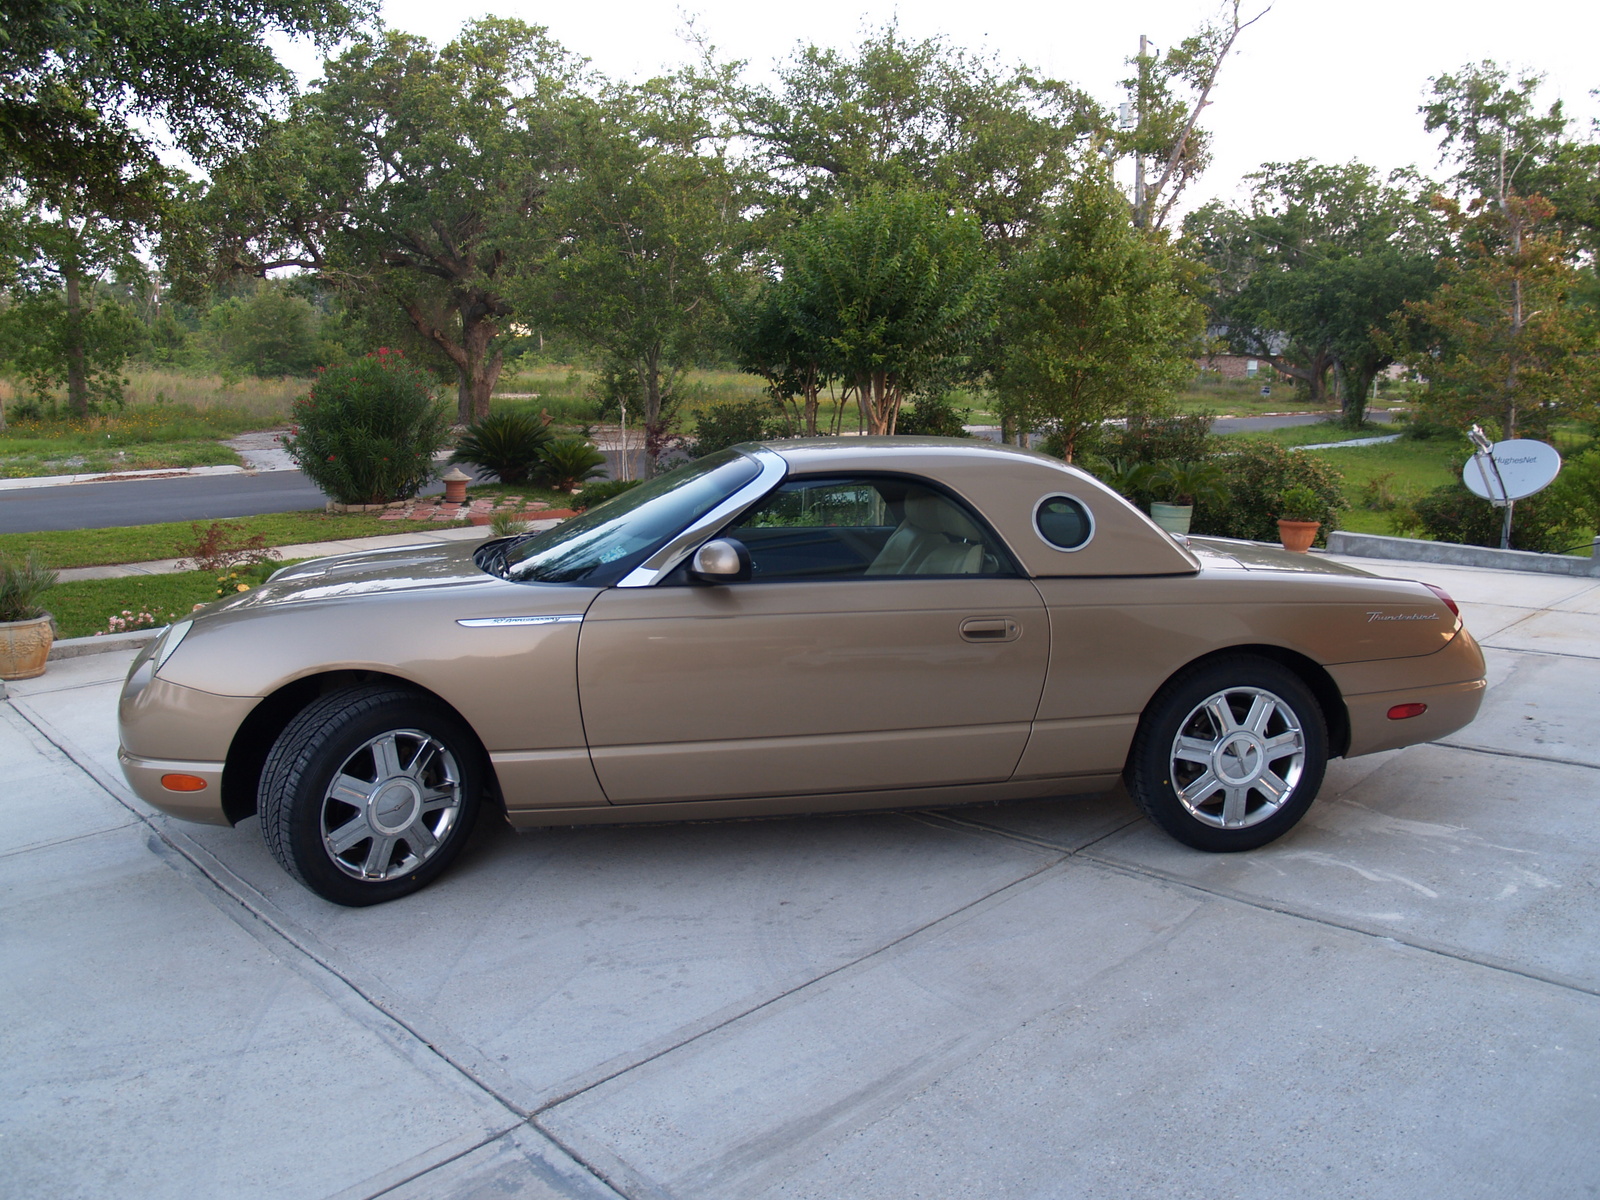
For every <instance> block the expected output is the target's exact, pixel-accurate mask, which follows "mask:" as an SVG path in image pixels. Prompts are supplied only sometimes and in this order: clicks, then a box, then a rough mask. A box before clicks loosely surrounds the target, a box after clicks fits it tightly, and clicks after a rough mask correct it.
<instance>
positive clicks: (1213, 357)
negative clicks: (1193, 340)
mask: <svg viewBox="0 0 1600 1200" xmlns="http://www.w3.org/2000/svg"><path fill="white" fill-rule="evenodd" d="M1195 366H1197V367H1199V368H1200V370H1202V371H1205V372H1206V373H1207V374H1212V375H1216V376H1218V377H1220V378H1222V379H1255V378H1257V377H1258V376H1261V375H1265V374H1266V373H1267V372H1268V371H1270V370H1271V369H1272V365H1271V364H1270V363H1269V362H1267V360H1266V359H1264V358H1261V357H1259V356H1251V355H1245V354H1208V355H1206V356H1205V357H1204V358H1202V359H1198V360H1197V361H1196V362H1195Z"/></svg>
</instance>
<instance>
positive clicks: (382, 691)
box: [119, 438, 1484, 905]
mask: <svg viewBox="0 0 1600 1200" xmlns="http://www.w3.org/2000/svg"><path fill="white" fill-rule="evenodd" d="M1483 687H1484V664H1483V655H1482V653H1481V652H1480V651H1479V649H1478V646H1477V644H1476V643H1475V642H1474V641H1473V639H1472V636H1471V635H1470V634H1469V633H1468V632H1467V631H1466V629H1465V628H1464V627H1463V625H1462V623H1461V619H1460V616H1459V614H1458V612H1457V610H1456V606H1455V604H1454V603H1453V602H1452V601H1451V599H1450V597H1449V596H1447V595H1445V593H1444V592H1442V591H1440V590H1439V589H1437V588H1434V587H1431V586H1429V585H1424V584H1420V583H1411V582H1406V581H1401V580H1393V579H1382V578H1377V577H1374V576H1372V575H1369V574H1366V573H1365V572H1362V571H1359V570H1356V569H1354V568H1352V567H1348V566H1343V565H1340V564H1338V563H1334V562H1330V561H1328V560H1327V559H1325V558H1321V557H1314V556H1310V555H1304V554H1289V553H1286V552H1284V551H1282V550H1278V549H1276V548H1272V547H1267V546H1262V545H1258V544H1255V543H1248V542H1224V541H1213V540H1208V539H1204V538H1198V537H1197V538H1191V539H1188V540H1184V539H1181V538H1174V537H1172V536H1169V535H1168V534H1167V533H1165V532H1164V531H1162V530H1161V529H1160V528H1158V527H1157V526H1156V525H1154V524H1153V523H1152V522H1151V521H1149V520H1148V519H1147V518H1146V517H1145V516H1144V515H1143V514H1141V513H1140V512H1139V511H1137V510H1136V509H1134V508H1133V507H1132V506H1131V505H1129V504H1128V503H1127V502H1126V501H1124V500H1123V499H1122V498H1121V497H1120V496H1118V495H1117V494H1116V493H1114V492H1112V491H1110V490H1109V489H1108V488H1106V487H1105V486H1103V485H1102V484H1100V483H1099V482H1097V481H1096V480H1095V479H1094V478H1093V477H1091V476H1089V475H1087V474H1085V473H1084V472H1082V471H1080V470H1077V469H1075V468H1073V467H1070V466H1066V465H1064V464H1063V463H1061V462H1058V461H1056V460H1054V459H1051V458H1047V457H1045V456H1043V455H1039V454H1033V453H1030V452H1028V451H1025V450H1019V449H1014V448H1010V447H1003V446H994V445H988V444H984V443H977V442H964V441H957V440H947V439H940V438H921V439H918V438H846V439H814V440H797V441H784V442H776V443H772V444H763V445H755V444H747V445H743V446H737V447H735V448H733V449H731V450H726V451H723V452H721V453H718V454H713V455H710V456H708V457H706V458H702V459H700V460H698V461H697V462H694V463H691V464H690V465H688V466H685V467H682V468H680V469H679V470H676V471H673V472H672V473H670V474H667V475H663V476H661V477H659V478H657V479H654V480H651V481H649V482H647V483H645V484H642V485H640V486H638V487H636V488H634V489H633V490H631V491H627V492H624V493H623V494H622V495H620V496H618V497H616V498H614V499H612V500H610V501H609V502H607V503H605V504H602V505H599V506H597V507H595V508H594V509H592V510H590V511H588V512H585V513H582V514H580V515H579V516H576V517H573V518H571V519H570V520H568V521H566V522H564V523H563V524H561V525H558V526H556V527H555V528H553V529H550V530H547V531H545V532H542V533H537V534H525V535H522V536H519V537H513V538H502V539H497V540H491V541H487V542H483V543H480V544H478V545H467V544H463V543H449V544H438V545H432V546H423V547H407V548H404V549H393V550H378V551H368V552H365V553H359V554H347V555H341V556H338V557H335V558H325V559H319V560H317V561H315V562H308V563H302V564H300V565H297V566H291V567H286V568H284V569H283V570H281V571H279V572H278V573H277V574H276V575H274V576H273V577H272V578H271V580H270V581H268V582H267V583H266V584H264V585H263V586H261V587H259V588H257V589H256V590H254V591H251V592H245V593H242V594H240V595H237V596H233V597H229V598H228V599H225V600H220V601H218V602H216V603H215V604H211V605H209V606H207V607H206V608H204V609H201V610H199V611H197V612H196V613H195V614H194V615H193V616H192V617H191V618H190V619H189V620H185V621H180V622H178V623H177V624H175V625H173V626H171V627H170V628H169V629H168V630H167V631H166V632H165V633H164V634H163V636H161V637H160V638H158V639H157V640H156V641H155V642H153V643H152V644H151V645H149V646H148V647H146V648H145V650H144V651H143V652H142V653H141V654H140V655H139V657H138V658H137V659H136V660H135V661H134V664H133V667H132V669H131V670H130V672H129V674H128V679H127V682H126V684H125V685H124V687H123V691H122V697H121V705H120V713H119V717H120V732H121V742H122V746H121V760H122V766H123V770H124V771H125V773H126V774H127V777H128V780H129V782H130V783H131V784H132V786H133V788H134V790H135V791H136V792H137V793H138V794H139V795H140V796H142V797H143V798H144V799H145V800H147V801H149V802H150V803H151V804H153V805H155V806H156V807H157V808H160V809H163V810H164V811H166V812H168V813H171V814H172V815H174V816H177V817H182V818H185V819H187V820H191V821H204V822H210V823H212V824H237V823H238V822H239V821H242V820H244V819H245V818H246V817H249V816H250V815H252V814H256V815H257V816H258V817H259V819H260V823H261V828H262V831H263V832H264V834H265V836H266V840H267V845H268V847H269V848H270V849H271V852H272V854H273V855H274V857H275V858H276V859H277V860H278V862H279V863H281V864H282V865H283V867H284V869H285V870H287V871H288V872H289V873H290V874H292V875H293V876H295V877H296V878H297V879H299V880H300V881H301V882H303V883H304V884H306V885H307V886H308V887H310V888H311V889H312V890H314V891H315V892H317V893H319V894H320V895H322V896H324V897H326V898H327V899H329V900H332V901H335V902H337V903H340V904H351V905H361V904H372V903H376V902H379V901H384V900H389V899H392V898H394V897H397V896H402V895H405V894H406V893H408V892H411V891H414V890H415V889H417V888H419V887H422V886H423V885H424V884H426V883H428V882H429V881H430V880H432V879H433V878H434V877H435V876H437V875H438V874H439V873H440V872H441V871H443V870H444V869H445V867H446V866H447V865H448V864H449V862H450V860H451V859H452V858H453V857H454V856H455V855H456V853H457V852H458V851H459V850H460V848H461V846H462V844H463V842H464V841H465V840H466V838H467V835H468V833H469V831H470V830H471V827H472V824H473V821H474V820H475V819H476V818H477V816H478V814H479V811H480V810H481V809H483V808H485V807H490V806H492V807H493V808H495V809H497V810H500V811H503V812H504V814H505V816H506V818H507V819H508V820H509V821H510V823H511V824H512V825H513V826H515V827H517V828H519V829H526V828H532V827H536V826H541V825H574V824H583V823H591V822H610V821H659V820H664V819H689V818H706V817H724V816H740V817H743V816H751V815H756V814H778V813H812V812H826V811H838V810H845V809H857V810H859V809H880V808H903V807H910V806H918V807H925V806H930V805H950V804H962V803H968V802H973V801H978V800H997V799H1006V798H1032V797H1046V796H1067V795H1071V794H1074V793H1090V792H1099V791H1104V790H1105V789H1107V788H1109V787H1111V786H1113V785H1114V784H1115V783H1116V782H1117V781H1118V780H1119V779H1121V780H1123V781H1125V783H1126V785H1127V789H1128V791H1129V792H1130V793H1131V794H1132V796H1133V798H1134V800H1135V801H1136V802H1137V803H1138V805H1139V806H1140V808H1141V809H1142V810H1143V811H1144V812H1145V814H1146V815H1147V816H1148V817H1149V818H1150V819H1151V820H1153V821H1154V822H1155V823H1156V824H1158V825H1159V826H1161V827H1162V828H1163V829H1165V830H1166V831H1167V832H1168V833H1169V834H1171V835H1172V836H1173V837H1175V838H1177V839H1178V840H1180V841H1182V842H1185V843H1187V844H1188V845H1190V846H1193V847H1196V848H1199V849H1202V850H1212V851H1230V850H1248V849H1252V848H1254V847H1257V846H1261V845H1263V844H1265V843H1266V842H1269V841H1271V840H1272V839H1274V838H1276V837H1279V836H1280V835H1282V834H1283V833H1285V832H1286V831H1287V830H1289V829H1290V828H1291V827H1293V825H1294V824H1295V822H1297V821H1298V820H1299V819H1300V817H1301V816H1302V815H1303V814H1304V813H1305V811H1306V809H1307V808H1308V807H1309V806H1310V804H1311V802H1312V800H1313V799H1314V798H1315V796H1316V793H1317V789H1318V787H1319V786H1320V785H1321V782H1322V776H1323V769H1324V766H1325V764H1326V762H1327V759H1328V757H1329V756H1330V755H1346V756H1350V755H1357V754H1371V753H1373V752H1374V751H1377V750H1388V749H1391V748H1393V747H1396V746H1405V745H1410V744H1412V743H1415V742H1422V741H1427V740H1430V739H1433V738H1437V737H1440V736H1442V735H1444V734H1447V733H1450V732H1452V731H1453V730H1456V729H1459V728H1460V727H1461V726H1463V725H1465V724H1466V723H1467V722H1469V721H1470V720H1472V718H1473V716H1474V715H1475V714H1476V712H1477V709H1478V704H1479V701H1480V700H1481V698H1482V694H1483Z"/></svg>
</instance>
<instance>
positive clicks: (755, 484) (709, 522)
mask: <svg viewBox="0 0 1600 1200" xmlns="http://www.w3.org/2000/svg"><path fill="white" fill-rule="evenodd" d="M742 453H744V454H748V455H749V456H750V457H751V458H753V459H755V461H756V466H757V467H758V468H759V469H758V470H757V472H756V477H755V478H754V479H752V480H751V481H750V482H749V483H747V484H745V485H744V486H743V487H741V488H740V489H739V490H738V491H736V492H734V493H733V495H731V496H729V497H728V498H727V499H726V500H724V501H723V502H722V503H721V504H718V505H717V506H716V507H715V508H713V509H711V510H710V511H708V512H707V513H706V514H705V516H703V517H701V518H700V519H699V520H698V521H696V522H695V523H694V524H693V525H690V526H689V527H688V528H686V529H685V530H683V532H681V533H679V534H678V535H677V536H676V537H674V538H673V539H672V540H671V541H669V542H668V543H667V544H666V545H665V546H662V547H661V549H659V550H657V551H656V552H655V553H654V554H652V555H651V556H650V557H649V558H648V559H646V560H645V561H644V562H642V563H640V564H639V565H638V566H637V567H635V568H634V569H633V570H631V571H629V572H628V573H627V574H626V575H624V576H623V577H622V578H621V579H620V580H618V581H617V585H616V586H617V587H619V588H633V587H652V586H654V585H655V584H657V583H660V582H661V581H662V580H663V579H665V578H666V577H667V576H668V575H670V574H671V573H672V572H673V571H674V570H675V569H676V568H677V566H678V564H679V563H681V562H682V561H683V560H684V559H686V558H688V557H689V555H690V554H692V553H694V551H696V550H698V549H699V548H700V543H702V542H704V541H705V540H706V539H707V538H709V537H710V536H711V535H712V534H714V533H715V532H716V531H717V530H719V529H721V528H722V527H723V526H724V525H726V524H727V523H728V522H729V521H730V520H732V519H733V518H734V517H736V516H738V515H739V514H740V513H741V512H743V511H744V510H745V509H747V508H749V507H750V506H751V505H752V504H754V503H755V502H756V501H757V500H759V499H761V497H763V496H765V495H766V494H767V493H768V492H770V491H771V490H772V489H773V488H774V487H776V486H777V485H778V483H779V481H781V480H782V479H783V477H784V476H785V475H787V474H788V473H789V464H788V463H786V462H784V461H783V456H782V455H780V454H776V453H774V452H773V451H771V450H768V449H767V448H766V447H764V446H756V447H753V448H752V449H749V450H745V451H742Z"/></svg>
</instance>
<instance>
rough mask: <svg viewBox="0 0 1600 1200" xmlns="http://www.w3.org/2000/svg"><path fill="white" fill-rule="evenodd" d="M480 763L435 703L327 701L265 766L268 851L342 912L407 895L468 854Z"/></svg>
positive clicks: (456, 724)
mask: <svg viewBox="0 0 1600 1200" xmlns="http://www.w3.org/2000/svg"><path fill="white" fill-rule="evenodd" d="M481 763H482V752H481V750H480V749H479V746H478V742H477V739H476V738H475V737H474V736H473V734H472V731H471V730H470V729H468V728H467V726H466V725H465V724H464V723H463V722H462V721H461V719H460V718H459V717H457V716H456V715H455V714H454V713H453V712H451V711H450V710H449V709H447V708H446V707H445V706H444V705H442V704H440V703H439V702H437V701H435V700H431V699H429V698H428V697H425V696H421V695H418V694H417V693H414V692H410V691H406V690H404V689H401V688H397V687H394V686H392V685H382V684H380V685H374V686H369V687H360V688H352V689H350V690H348V691H342V692H335V693H332V694H330V695H327V696H324V697H322V698H320V699H318V700H316V701H315V702H313V703H312V704H310V705H308V706H307V707H306V708H305V709H304V710H303V711H302V712H301V713H300V714H299V715H298V716H297V717H295V719H294V720H292V721H291V722H289V724H288V726H287V727H286V728H285V729H284V731H283V732H282V733H281V734H280V735H279V736H278V740H277V741H276V742H275V743H274V744H273V747H272V749H271V751H269V752H268V754H267V761H266V764H265V766H264V767H263V769H262V772H261V784H260V788H259V791H258V793H257V802H258V809H259V811H260V814H261V829H262V833H263V834H264V835H265V837H266V842H267V849H268V850H269V851H271V853H272V857H273V858H275V859H277V860H278V864H279V865H280V866H282V867H283V869H284V870H285V871H287V872H289V874H290V875H292V876H294V877H295V878H296V879H298V880H299V881H300V882H301V883H303V884H305V886H306V887H308V888H310V889H311V890H312V891H313V892H316V893H317V895H319V896H321V897H323V899H325V900H331V901H333V902H334V903H335V904H344V905H348V906H350V907H361V906H364V905H368V904H381V903H383V902H384V901H386V900H394V899H398V898H399V897H401V896H405V895H408V894H410V893H411V892H414V891H417V890H418V889H419V888H422V887H425V886H426V885H427V884H429V883H431V882H432V881H433V880H434V879H435V878H437V877H438V876H439V874H440V873H441V872H443V871H444V869H445V868H446V867H448V866H449V865H450V862H451V860H453V859H454V858H455V856H456V855H457V854H458V853H460V851H461V847H462V846H463V845H464V844H465V842H466V840H467V836H468V834H469V833H470V832H471V830H472V824H473V821H474V820H475V819H476V817H477V812H478V798H479V794H480V793H481V791H482V786H483V770H482V766H481Z"/></svg>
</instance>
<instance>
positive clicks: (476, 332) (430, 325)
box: [402, 299, 505, 425]
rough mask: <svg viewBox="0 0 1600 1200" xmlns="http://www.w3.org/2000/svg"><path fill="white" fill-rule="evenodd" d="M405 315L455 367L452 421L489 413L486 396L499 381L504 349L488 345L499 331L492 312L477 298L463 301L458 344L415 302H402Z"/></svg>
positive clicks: (469, 421) (462, 421)
mask: <svg viewBox="0 0 1600 1200" xmlns="http://www.w3.org/2000/svg"><path fill="white" fill-rule="evenodd" d="M402 307H403V308H404V309H405V313H406V316H408V317H410V318H411V324H412V325H413V326H414V327H415V329H416V331H417V332H418V333H419V334H421V335H422V336H423V337H425V338H427V339H428V341H430V342H432V343H433V344H434V345H435V346H438V347H439V349H440V350H442V351H444V353H445V356H446V357H447V358H449V360H450V361H451V362H452V363H453V364H455V368H456V420H457V421H458V422H459V423H460V424H462V425H470V424H472V423H473V422H474V421H480V420H482V419H483V418H484V417H487V416H488V415H489V398H490V397H491V396H492V395H493V394H494V385H495V384H497V383H499V382H500V369H501V367H502V366H504V365H505V351H503V350H495V351H494V352H493V353H490V350H489V347H490V345H491V344H492V343H493V342H494V339H495V335H496V334H498V333H499V332H500V327H499V325H498V324H496V322H495V319H494V314H493V312H492V311H491V310H490V308H489V307H488V306H487V305H486V304H485V303H483V302H482V301H481V299H472V300H466V301H463V302H462V303H461V305H460V306H459V307H458V309H457V312H458V313H459V314H460V316H461V341H460V343H459V344H458V343H457V342H456V341H455V340H454V339H452V338H451V337H450V335H449V334H448V333H446V332H445V331H444V330H443V329H440V328H439V327H438V326H437V325H436V324H434V322H433V319H432V318H431V317H430V316H429V315H428V314H427V313H426V312H424V311H423V309H422V308H421V307H420V306H418V305H416V304H403V305H402Z"/></svg>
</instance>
